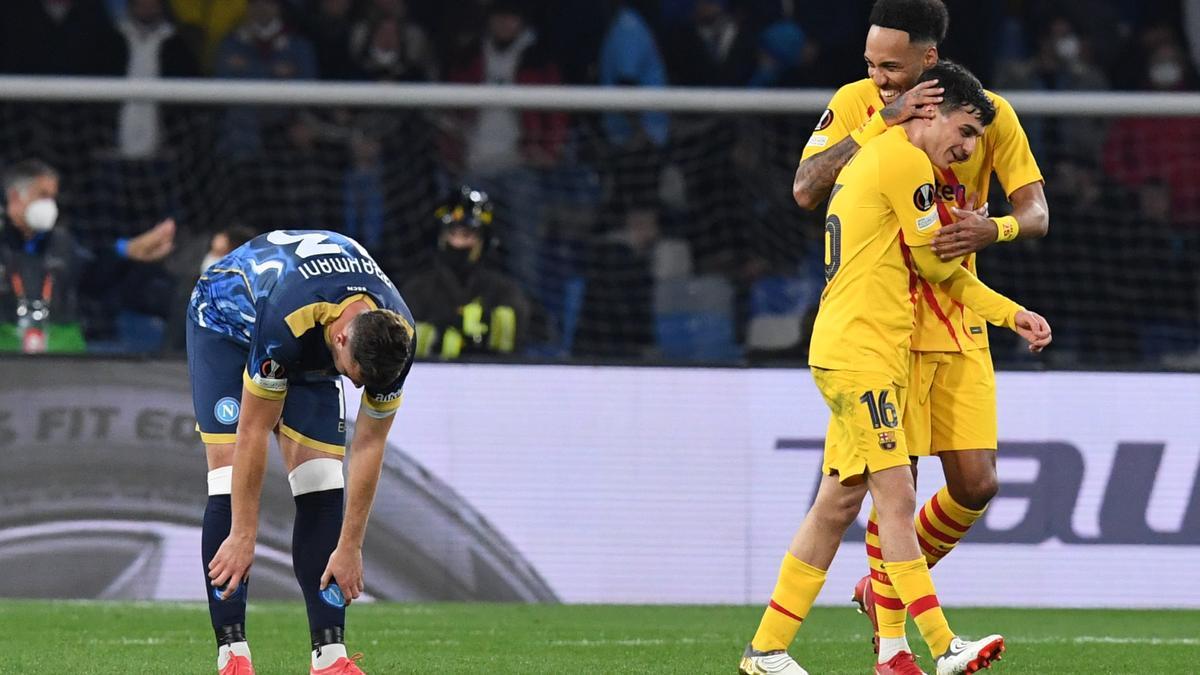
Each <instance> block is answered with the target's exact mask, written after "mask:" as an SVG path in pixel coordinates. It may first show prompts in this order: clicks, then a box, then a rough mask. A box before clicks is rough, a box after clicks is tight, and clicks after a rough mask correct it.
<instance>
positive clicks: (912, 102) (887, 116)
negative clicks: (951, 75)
mask: <svg viewBox="0 0 1200 675" xmlns="http://www.w3.org/2000/svg"><path fill="white" fill-rule="evenodd" d="M945 91H946V90H945V89H943V88H941V87H939V86H938V81H937V80H928V81H926V82H921V83H919V84H917V86H915V87H913V88H912V89H909V90H908V91H906V92H904V93H903V94H900V95H899V96H897V97H896V100H895V101H892V102H891V103H890V104H889V105H888V106H886V107H885V108H884V109H883V110H880V111H879V114H880V115H881V116H882V117H883V121H884V122H886V123H887V125H888V126H889V127H891V126H895V125H897V124H900V123H901V122H907V121H908V120H910V119H913V118H914V117H923V118H925V119H933V118H934V117H936V116H937V110H936V108H935V106H937V104H939V103H941V102H942V93H943V92H945Z"/></svg>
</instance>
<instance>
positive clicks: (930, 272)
mask: <svg viewBox="0 0 1200 675" xmlns="http://www.w3.org/2000/svg"><path fill="white" fill-rule="evenodd" d="M911 251H912V259H913V264H915V265H916V267H917V273H918V274H920V275H921V276H922V277H923V278H925V279H927V280H929V281H932V282H934V283H936V284H938V285H939V286H940V287H941V289H942V290H943V291H945V292H946V294H947V295H949V296H950V297H951V298H953V299H954V300H957V301H958V302H961V303H962V304H963V305H965V306H967V307H969V308H970V309H971V311H973V312H975V313H976V314H978V315H979V316H982V317H983V318H984V319H985V320H987V322H988V323H991V324H994V325H997V326H1005V327H1007V328H1013V327H1014V326H1015V325H1016V316H1017V312H1020V311H1022V310H1023V309H1024V307H1021V306H1020V305H1018V304H1017V303H1015V302H1013V301H1012V300H1009V299H1008V298H1006V297H1004V296H1003V295H1001V294H999V293H997V292H996V291H993V290H992V289H991V288H989V287H988V286H987V285H986V284H984V283H983V282H982V281H980V280H979V277H976V276H975V275H974V274H972V273H971V270H968V269H967V268H965V267H963V266H962V259H961V258H956V259H954V260H947V261H943V260H941V259H940V258H938V257H937V255H936V254H934V252H933V251H931V250H929V247H928V246H922V247H919V248H913V249H911Z"/></svg>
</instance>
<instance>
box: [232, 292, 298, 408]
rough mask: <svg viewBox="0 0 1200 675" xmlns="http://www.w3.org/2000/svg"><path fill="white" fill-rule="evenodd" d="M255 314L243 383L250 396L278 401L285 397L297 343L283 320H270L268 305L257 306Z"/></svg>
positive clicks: (295, 360)
mask: <svg viewBox="0 0 1200 675" xmlns="http://www.w3.org/2000/svg"><path fill="white" fill-rule="evenodd" d="M255 313H256V315H257V318H256V321H255V323H254V324H253V331H254V334H253V335H252V336H251V338H250V355H249V357H248V358H247V360H246V372H244V373H242V382H243V383H244V384H245V385H246V390H247V391H249V392H250V393H251V394H254V395H255V396H258V397H259V398H265V399H268V400H271V401H279V400H281V399H283V398H284V397H285V396H287V388H288V370H289V368H291V367H292V366H293V365H294V364H295V363H296V362H297V361H298V357H299V351H300V342H299V341H298V340H297V339H296V338H295V337H293V336H292V333H291V330H290V329H289V328H288V326H287V324H286V323H285V322H284V321H283V320H282V319H279V318H277V317H274V316H273V313H272V312H271V311H270V309H269V308H268V306H267V303H265V302H260V303H259V306H258V311H256V312H255Z"/></svg>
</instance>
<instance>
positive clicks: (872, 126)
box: [850, 113, 887, 148]
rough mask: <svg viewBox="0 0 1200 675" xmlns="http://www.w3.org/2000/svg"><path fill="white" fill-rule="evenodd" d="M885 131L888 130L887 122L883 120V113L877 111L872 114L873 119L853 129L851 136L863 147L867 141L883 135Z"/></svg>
mask: <svg viewBox="0 0 1200 675" xmlns="http://www.w3.org/2000/svg"><path fill="white" fill-rule="evenodd" d="M885 131H887V122H885V121H884V120H883V115H880V114H879V113H875V114H874V115H871V119H869V120H867V123H866V124H864V125H862V126H861V127H859V128H857V129H855V130H854V131H851V132H850V138H853V139H854V142H855V143H858V147H860V148H861V147H862V146H864V145H866V144H867V141H869V140H871V139H872V138H875V137H876V136H879V135H882V134H883V132H885Z"/></svg>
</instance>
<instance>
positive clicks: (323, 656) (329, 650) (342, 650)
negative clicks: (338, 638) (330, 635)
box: [312, 644, 346, 670]
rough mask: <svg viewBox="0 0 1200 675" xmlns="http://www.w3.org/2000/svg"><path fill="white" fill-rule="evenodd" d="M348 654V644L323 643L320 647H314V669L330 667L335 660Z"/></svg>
mask: <svg viewBox="0 0 1200 675" xmlns="http://www.w3.org/2000/svg"><path fill="white" fill-rule="evenodd" d="M345 655H346V645H338V644H332V645H322V646H321V648H320V649H314V650H313V654H312V667H313V670H320V669H322V668H328V667H329V666H332V665H333V662H334V661H337V660H338V659H340V658H342V657H343V656H345Z"/></svg>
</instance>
